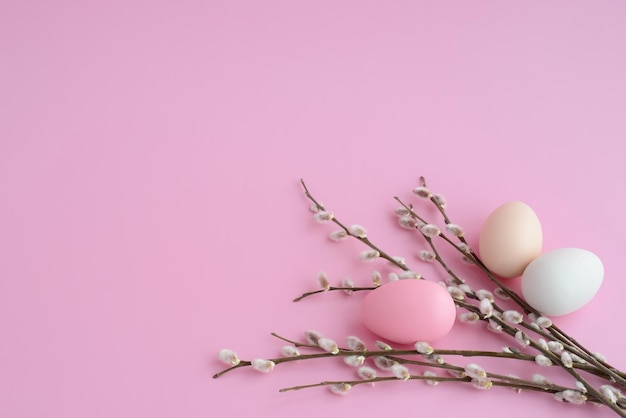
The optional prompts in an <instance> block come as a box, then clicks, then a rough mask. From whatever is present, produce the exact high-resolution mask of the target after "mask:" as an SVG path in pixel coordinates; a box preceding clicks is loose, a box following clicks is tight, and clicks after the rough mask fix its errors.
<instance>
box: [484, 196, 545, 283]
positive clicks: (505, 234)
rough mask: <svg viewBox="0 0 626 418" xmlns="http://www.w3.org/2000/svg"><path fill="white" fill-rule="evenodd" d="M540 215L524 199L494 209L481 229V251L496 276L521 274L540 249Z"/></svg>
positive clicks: (488, 266)
mask: <svg viewBox="0 0 626 418" xmlns="http://www.w3.org/2000/svg"><path fill="white" fill-rule="evenodd" d="M542 244H543V233H542V230H541V224H540V222H539V218H537V215H536V214H535V212H534V211H533V210H532V209H531V208H530V206H528V205H527V204H525V203H523V202H508V203H505V204H503V205H502V206H500V207H498V208H497V209H496V210H494V211H493V212H492V213H491V215H489V217H488V218H487V220H486V221H485V223H484V225H483V227H482V230H481V232H480V238H479V242H478V253H479V256H480V258H481V260H482V262H483V263H484V264H485V266H487V268H489V270H491V272H493V273H494V274H495V275H496V276H499V277H503V278H513V277H518V276H520V275H521V274H522V272H523V271H524V269H525V268H526V266H527V265H528V264H529V263H530V262H531V261H533V260H534V259H535V258H536V257H537V256H538V255H539V253H540V252H541V246H542Z"/></svg>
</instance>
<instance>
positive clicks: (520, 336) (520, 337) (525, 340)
mask: <svg viewBox="0 0 626 418" xmlns="http://www.w3.org/2000/svg"><path fill="white" fill-rule="evenodd" d="M515 340H516V341H517V342H518V344H519V345H521V346H522V347H528V346H529V345H530V338H529V337H528V335H527V334H526V333H525V332H524V331H517V332H516V333H515Z"/></svg>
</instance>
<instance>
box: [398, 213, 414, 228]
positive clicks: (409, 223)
mask: <svg viewBox="0 0 626 418" xmlns="http://www.w3.org/2000/svg"><path fill="white" fill-rule="evenodd" d="M398 223H399V224H400V226H401V227H403V228H406V229H415V228H417V225H418V222H417V220H416V219H415V218H413V217H412V216H402V217H400V218H399V219H398Z"/></svg>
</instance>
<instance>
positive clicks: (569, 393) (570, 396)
mask: <svg viewBox="0 0 626 418" xmlns="http://www.w3.org/2000/svg"><path fill="white" fill-rule="evenodd" d="M562 393H563V399H564V400H565V401H567V402H569V403H573V404H575V405H582V404H584V403H585V401H586V400H587V396H585V394H584V393H581V392H579V391H577V390H573V389H566V390H564V391H563V392H562Z"/></svg>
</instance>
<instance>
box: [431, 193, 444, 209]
mask: <svg viewBox="0 0 626 418" xmlns="http://www.w3.org/2000/svg"><path fill="white" fill-rule="evenodd" d="M433 200H434V201H435V203H436V204H437V206H439V207H441V208H445V207H446V198H445V197H444V196H443V195H442V194H439V193H435V194H434V195H433Z"/></svg>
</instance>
